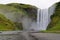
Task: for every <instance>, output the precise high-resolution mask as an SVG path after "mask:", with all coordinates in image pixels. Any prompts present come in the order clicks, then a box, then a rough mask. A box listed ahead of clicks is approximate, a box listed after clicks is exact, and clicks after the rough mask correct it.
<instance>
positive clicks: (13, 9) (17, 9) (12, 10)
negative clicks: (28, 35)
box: [0, 3, 37, 30]
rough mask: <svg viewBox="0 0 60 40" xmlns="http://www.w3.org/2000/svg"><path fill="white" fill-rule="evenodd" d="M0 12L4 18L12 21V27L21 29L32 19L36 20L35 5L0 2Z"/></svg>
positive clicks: (26, 26)
mask: <svg viewBox="0 0 60 40" xmlns="http://www.w3.org/2000/svg"><path fill="white" fill-rule="evenodd" d="M0 14H2V15H4V16H5V17H6V19H8V20H10V21H11V22H13V24H14V25H15V26H14V28H16V29H18V30H22V29H23V27H25V29H26V28H28V26H29V25H30V24H31V22H32V21H33V20H35V21H36V18H37V15H36V14H37V8H36V7H35V6H31V5H25V4H18V3H10V4H6V5H4V4H0ZM7 22H8V21H7ZM10 24H11V23H10ZM2 25H3V24H2ZM0 26H1V25H0ZM12 26H13V25H11V27H12ZM5 27H7V26H5ZM8 27H9V26H8ZM0 29H1V28H0ZM7 29H8V28H7ZM12 29H13V28H12ZM1 30H2V29H1Z"/></svg>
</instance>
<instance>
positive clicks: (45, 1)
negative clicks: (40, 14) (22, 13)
mask: <svg viewBox="0 0 60 40" xmlns="http://www.w3.org/2000/svg"><path fill="white" fill-rule="evenodd" d="M58 1H60V0H0V4H6V3H24V4H30V5H35V6H37V7H39V8H47V7H49V6H51V5H52V4H54V3H55V2H58Z"/></svg>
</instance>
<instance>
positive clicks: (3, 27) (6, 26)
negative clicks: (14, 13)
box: [0, 14, 17, 31]
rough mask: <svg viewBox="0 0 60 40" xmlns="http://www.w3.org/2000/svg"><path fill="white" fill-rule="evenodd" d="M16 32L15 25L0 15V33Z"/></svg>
mask: <svg viewBox="0 0 60 40" xmlns="http://www.w3.org/2000/svg"><path fill="white" fill-rule="evenodd" d="M13 30H17V27H15V24H14V23H13V22H12V21H10V20H9V19H7V18H6V17H5V16H4V15H2V14H0V31H13Z"/></svg>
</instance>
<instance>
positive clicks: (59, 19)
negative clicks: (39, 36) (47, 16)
mask: <svg viewBox="0 0 60 40" xmlns="http://www.w3.org/2000/svg"><path fill="white" fill-rule="evenodd" d="M51 19H52V21H51V23H50V24H49V26H48V29H47V31H50V32H60V3H58V5H57V7H56V10H55V13H54V15H52V16H51Z"/></svg>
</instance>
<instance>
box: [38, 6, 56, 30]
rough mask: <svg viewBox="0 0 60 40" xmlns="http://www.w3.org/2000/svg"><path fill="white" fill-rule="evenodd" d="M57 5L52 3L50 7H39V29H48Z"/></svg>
mask: <svg viewBox="0 0 60 40" xmlns="http://www.w3.org/2000/svg"><path fill="white" fill-rule="evenodd" d="M55 7H56V5H52V6H51V7H50V8H46V9H38V11H37V30H46V29H47V26H48V24H49V23H50V21H51V19H50V17H51V15H53V13H54V10H55Z"/></svg>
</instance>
